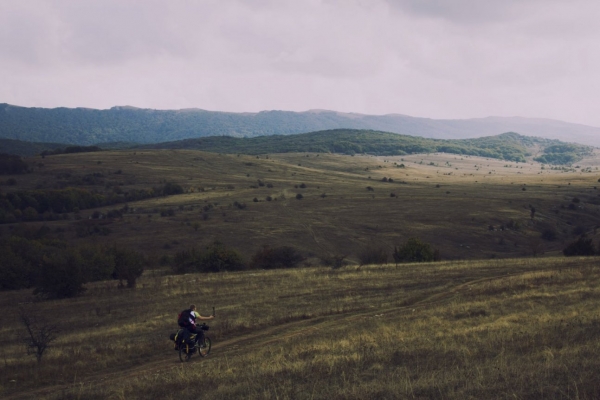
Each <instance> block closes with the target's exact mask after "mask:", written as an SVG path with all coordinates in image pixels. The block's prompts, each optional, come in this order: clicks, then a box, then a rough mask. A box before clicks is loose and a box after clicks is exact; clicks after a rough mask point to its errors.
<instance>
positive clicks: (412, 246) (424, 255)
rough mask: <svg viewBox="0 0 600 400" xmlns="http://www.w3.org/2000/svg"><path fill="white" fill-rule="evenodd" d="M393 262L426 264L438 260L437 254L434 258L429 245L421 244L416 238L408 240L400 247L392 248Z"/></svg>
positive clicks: (432, 250)
mask: <svg viewBox="0 0 600 400" xmlns="http://www.w3.org/2000/svg"><path fill="white" fill-rule="evenodd" d="M393 256H394V261H395V262H396V264H398V263H401V262H428V261H435V259H436V258H437V259H439V253H438V255H437V257H436V256H435V252H434V249H433V248H432V247H431V245H430V244H429V243H425V242H422V241H421V240H419V239H417V238H410V239H408V240H407V241H406V242H405V243H404V244H403V245H402V246H400V247H396V246H395V247H394V254H393Z"/></svg>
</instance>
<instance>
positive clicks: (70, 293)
mask: <svg viewBox="0 0 600 400" xmlns="http://www.w3.org/2000/svg"><path fill="white" fill-rule="evenodd" d="M86 281H87V279H86V274H85V273H84V260H83V258H82V257H81V256H80V255H79V254H77V253H76V252H74V251H65V252H61V251H55V252H54V253H52V254H49V255H45V256H44V257H43V258H42V264H41V271H40V274H39V277H38V282H37V285H36V288H35V290H34V291H33V294H36V295H41V296H42V297H44V298H56V299H63V298H67V297H75V296H77V295H80V294H81V293H83V292H85V290H86V289H85V287H83V284H84V283H85V282H86Z"/></svg>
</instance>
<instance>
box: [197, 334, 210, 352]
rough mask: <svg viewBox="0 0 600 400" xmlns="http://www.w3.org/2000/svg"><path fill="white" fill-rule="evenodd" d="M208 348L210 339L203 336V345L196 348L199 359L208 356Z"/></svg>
mask: <svg viewBox="0 0 600 400" xmlns="http://www.w3.org/2000/svg"><path fill="white" fill-rule="evenodd" d="M210 347H211V341H210V338H209V337H207V336H205V337H204V344H203V345H201V346H199V347H198V354H200V356H201V357H206V356H207V355H208V353H210Z"/></svg>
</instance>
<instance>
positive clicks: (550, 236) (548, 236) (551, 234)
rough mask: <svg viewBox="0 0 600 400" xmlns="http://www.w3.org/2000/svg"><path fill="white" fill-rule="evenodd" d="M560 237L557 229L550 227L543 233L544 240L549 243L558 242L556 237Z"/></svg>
mask: <svg viewBox="0 0 600 400" xmlns="http://www.w3.org/2000/svg"><path fill="white" fill-rule="evenodd" d="M557 236H558V233H557V232H556V229H555V228H552V227H549V228H546V229H544V230H543V231H542V236H541V237H542V239H544V240H547V241H549V242H552V241H554V240H556V237H557Z"/></svg>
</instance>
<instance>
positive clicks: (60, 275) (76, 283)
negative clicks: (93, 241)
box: [0, 226, 147, 298]
mask: <svg viewBox="0 0 600 400" xmlns="http://www.w3.org/2000/svg"><path fill="white" fill-rule="evenodd" d="M49 233H50V229H49V228H48V227H45V226H44V227H42V228H40V229H39V230H37V231H27V232H22V233H20V234H13V235H10V236H8V237H5V238H1V239H0V290H15V289H30V288H34V294H36V295H39V296H42V297H43V298H65V297H73V296H76V295H79V294H81V293H83V292H84V291H85V286H84V285H85V284H86V283H88V282H93V281H101V280H109V279H118V280H119V281H120V282H121V284H122V285H123V286H127V287H130V288H131V287H134V286H135V284H136V280H137V278H138V277H139V276H140V275H141V274H142V272H143V271H144V268H145V265H146V263H147V262H146V259H145V257H144V256H143V255H142V254H141V253H139V252H137V251H135V250H132V249H127V248H124V247H118V246H109V247H106V246H94V245H84V246H70V245H69V244H68V243H67V242H66V241H63V240H58V239H54V238H52V237H51V236H50V234H49Z"/></svg>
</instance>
